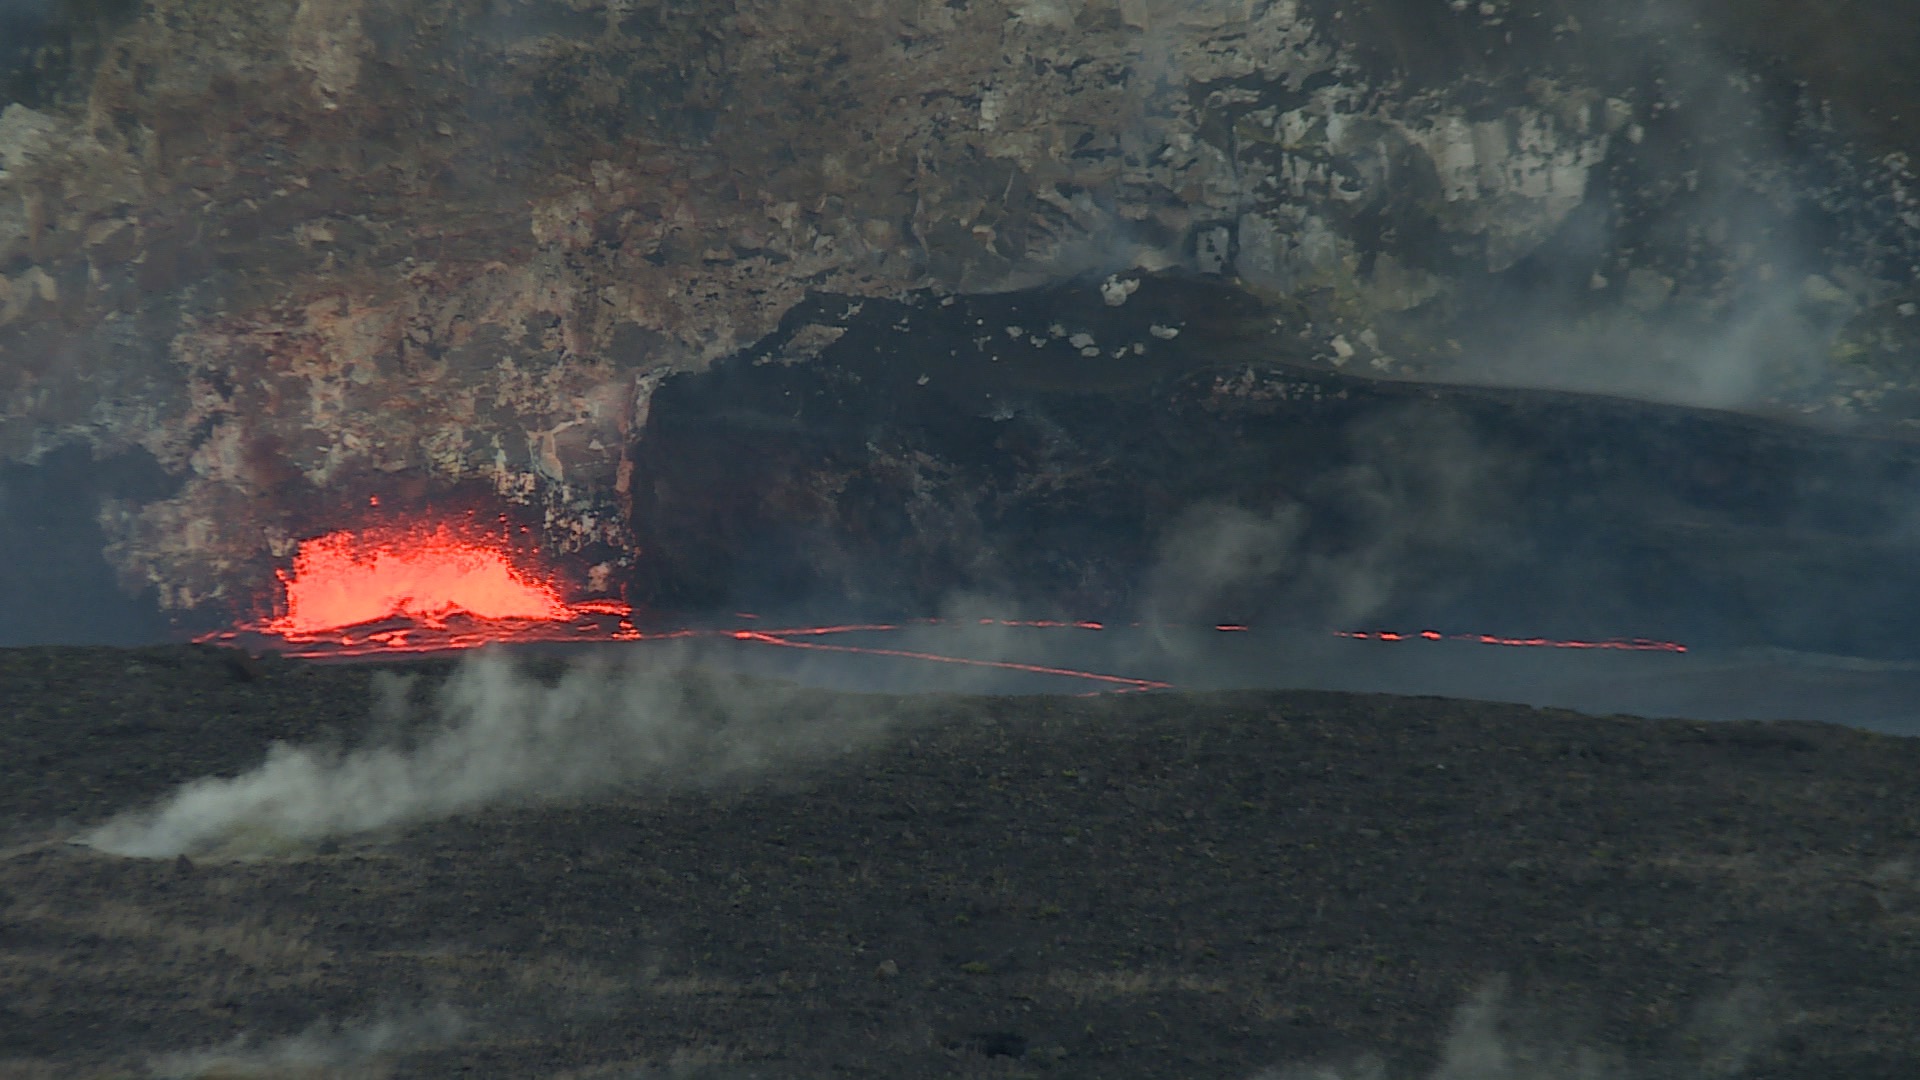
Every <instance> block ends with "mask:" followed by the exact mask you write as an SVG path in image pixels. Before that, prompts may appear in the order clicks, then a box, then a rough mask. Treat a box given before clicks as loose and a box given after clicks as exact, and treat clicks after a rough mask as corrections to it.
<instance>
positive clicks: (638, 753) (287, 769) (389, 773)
mask: <svg viewBox="0 0 1920 1080" xmlns="http://www.w3.org/2000/svg"><path fill="white" fill-rule="evenodd" d="M682 666H683V665H682V664H681V663H680V662H679V659H678V657H677V656H675V655H669V654H667V653H664V652H661V653H649V654H648V655H646V656H636V655H632V654H628V655H626V656H624V657H623V658H622V659H621V660H620V661H619V662H615V661H613V660H610V659H606V658H604V657H602V658H590V659H587V660H584V661H582V662H580V663H577V664H575V665H574V666H572V667H571V668H569V669H568V670H567V671H566V672H565V673H564V674H562V675H561V676H560V677H559V678H558V680H557V681H553V682H546V681H542V680H540V679H538V678H535V677H534V676H533V675H531V674H530V673H529V672H528V671H527V670H525V669H524V668H523V667H522V666H521V665H520V664H518V663H516V662H515V661H513V660H510V659H508V658H506V657H504V656H501V655H496V654H492V653H482V654H480V655H476V656H473V657H471V658H468V659H465V660H463V661H462V662H461V664H460V666H459V668H458V669H457V670H456V671H455V672H454V674H453V675H452V676H451V677H450V678H449V679H448V680H447V682H446V683H445V684H444V685H443V686H441V687H439V688H438V689H437V691H436V692H435V694H434V695H433V713H434V716H435V721H434V722H433V723H432V724H430V725H429V726H427V727H426V728H425V729H424V730H422V731H418V732H417V733H413V734H412V735H411V737H410V738H409V739H408V740H407V741H404V742H403V741H394V742H391V743H388V744H385V745H373V746H363V747H358V748H354V749H350V750H340V749H335V748H328V747H318V746H294V745H290V744H285V743H281V744H276V745H275V746H274V747H273V748H272V749H270V750H269V751H268V753H267V758H266V760H265V761H264V762H263V763H261V764H260V765H259V766H258V767H257V768H255V769H253V770H252V771H250V772H246V773H243V774H241V775H239V776H236V777H232V778H230V779H229V778H218V777H209V778H206V779H202V780H196V781H193V782H192V783H189V784H186V785H185V786H183V787H181V788H180V789H179V790H178V791H176V792H174V794H173V795H172V796H170V797H168V798H167V799H166V800H164V801H163V802H161V803H160V805H158V806H157V807H154V808H152V809H148V810H143V811H138V812H133V813H129V814H125V815H122V816H120V817H118V818H115V819H114V820H112V821H110V822H108V823H107V824H105V825H103V826H101V827H100V828H98V829H96V830H94V831H93V832H91V833H90V834H88V835H87V836H86V837H85V838H84V839H85V842H86V843H88V844H90V845H92V846H93V847H96V848H99V849H100V850H102V851H108V852H112V853H115V854H120V855H133V856H144V857H166V856H171V855H175V854H181V853H219V854H234V855H248V854H267V853H272V852H275V851H279V850H285V849H286V848H288V847H289V846H296V845H299V844H301V843H303V842H307V841H313V840H318V839H320V838H323V837H328V836H341V835H348V834H352V833H359V832H366V831H369V830H373V829H380V828H385V827H389V826H398V825H406V824H409V823H414V822H421V821H429V820H434V819H439V818H445V817H449V816H452V815H455V814H460V813H465V812H468V811H473V810H477V809H480V808H482V807H486V806H490V805H494V804H498V803H504V802H515V803H536V802H541V801H545V800H551V799H557V798H564V797H567V796H571V795H578V794H582V793H587V792H592V791H597V790H604V789H607V788H610V787H613V786H616V785H620V784H624V783H643V784H652V785H664V786H693V785H705V784H713V783H719V782H723V781H727V780H733V779H746V778H751V777H754V776H759V775H764V774H766V773H770V772H774V771H778V770H783V769H789V768H794V767H798V766H801V765H803V764H805V763H808V762H812V761H818V760H821V759H825V758H830V757H833V756H835V755H838V754H843V753H847V752H850V751H853V750H856V749H858V748H861V747H864V746H868V745H871V744H873V743H874V742H876V741H878V740H879V739H880V738H881V737H883V736H884V734H885V733H886V732H887V730H888V728H889V727H890V726H891V725H892V724H893V723H894V722H895V720H896V719H897V717H894V716H890V715H886V714H883V713H881V712H880V711H878V709H877V707H876V708H875V710H874V711H864V708H863V707H855V708H860V709H861V710H862V711H849V706H848V704H847V703H846V702H844V701H842V702H839V703H836V704H831V705H829V704H825V703H823V699H821V698H819V697H817V696H812V695H808V694H805V693H803V692H801V691H799V690H797V689H783V688H769V687H767V686H766V685H764V684H752V685H751V686H749V685H747V684H743V683H741V682H738V681H734V680H728V679H724V678H716V677H706V676H701V675H698V674H691V673H681V674H678V675H672V674H668V673H670V672H673V671H674V670H675V669H676V668H679V667H682ZM376 699H377V700H376V703H375V714H376V716H377V717H379V718H381V719H384V720H386V721H388V722H389V723H390V724H391V723H393V722H395V721H404V720H405V718H406V717H407V715H408V714H409V713H410V711H411V707H410V704H409V694H408V687H407V686H405V685H404V684H402V683H399V682H388V683H386V684H385V685H384V686H381V687H378V688H377V689H376Z"/></svg>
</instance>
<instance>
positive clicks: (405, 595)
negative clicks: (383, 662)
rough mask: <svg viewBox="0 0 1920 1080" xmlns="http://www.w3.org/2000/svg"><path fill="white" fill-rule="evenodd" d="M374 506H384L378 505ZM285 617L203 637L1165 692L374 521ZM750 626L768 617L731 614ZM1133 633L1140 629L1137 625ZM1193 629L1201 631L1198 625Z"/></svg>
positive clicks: (1019, 622)
mask: <svg viewBox="0 0 1920 1080" xmlns="http://www.w3.org/2000/svg"><path fill="white" fill-rule="evenodd" d="M370 505H374V506H378V503H377V502H370ZM279 579H280V583H281V586H282V590H283V591H282V595H281V596H280V597H279V598H278V602H277V603H276V605H275V608H276V610H277V611H278V614H277V615H275V616H274V617H272V618H269V619H264V620H261V621H258V622H253V623H247V624H242V625H241V626H240V627H239V629H238V630H234V631H225V632H219V633H213V634H207V635H203V636H202V637H200V638H199V639H197V640H201V641H229V642H239V641H248V640H250V641H254V642H259V641H261V639H265V642H264V643H265V645H266V647H268V648H271V649H273V650H274V651H276V652H280V653H282V654H284V655H288V656H304V657H351V656H369V655H392V654H397V653H425V652H446V651H452V650H459V649H468V648H474V647H477V646H480V645H486V644H490V643H496V642H533V641H545V642H552V641H660V640H667V639H675V638H692V637H704V638H728V639H732V640H734V641H741V642H752V643H757V644H762V645H773V646H780V647H783V648H793V649H818V650H824V651H831V652H838V653H851V654H858V655H864V656H874V657H892V658H896V659H904V660H914V661H924V662H932V663H942V664H963V665H967V666H972V667H983V668H994V669H999V670H1004V671H1016V672H1024V673H1028V674H1034V675H1049V676H1060V677H1063V678H1068V679H1077V680H1081V681H1082V682H1083V684H1084V683H1087V682H1091V683H1093V684H1095V685H1096V686H1097V687H1099V689H1098V690H1095V691H1094V692H1095V693H1127V692H1131V691H1142V690H1163V689H1168V688H1170V684H1168V683H1165V682H1160V681H1158V680H1154V679H1145V678H1136V677H1133V676H1128V675H1111V674H1106V673H1103V672H1096V671H1085V670H1080V669H1076V668H1063V667H1051V666H1046V665H1041V664H1029V663H1021V662H1018V661H1013V660H986V659H978V658H973V657H963V656H952V655H947V654H942V653H930V652H920V651H916V650H910V649H895V648H881V647H876V646H867V645H850V644H837V643H834V644H829V643H827V642H823V641H819V640H817V639H819V638H822V637H829V636H834V635H841V634H874V633H889V632H896V631H901V630H904V629H906V628H907V626H908V625H912V626H941V625H949V624H954V623H956V622H957V620H950V619H938V618H927V619H913V620H909V621H908V622H907V623H848V624H839V625H821V626H792V627H782V628H756V629H751V630H749V629H697V628H677V629H668V630H647V631H642V630H640V629H638V628H637V627H636V626H635V625H634V623H633V610H632V608H631V607H629V606H628V605H627V604H626V603H624V602H623V601H619V600H607V599H601V600H579V601H569V600H568V599H566V598H565V596H564V595H563V593H562V592H561V590H560V589H559V588H558V587H557V586H556V585H555V584H554V582H553V581H552V580H551V578H550V577H549V576H548V575H546V574H544V573H542V572H541V571H540V570H539V569H538V568H537V567H536V565H535V564H534V562H533V561H532V560H531V559H530V557H528V556H527V555H525V554H524V553H517V552H516V549H515V548H514V547H513V546H511V545H509V544H508V543H507V542H506V541H505V540H504V539H502V538H498V537H489V536H485V535H483V534H480V533H478V532H475V531H472V530H467V531H456V530H454V529H450V528H448V527H446V526H444V525H436V526H425V525H420V526H376V527H373V528H368V529H361V530H341V531H338V532H332V533H328V534H326V535H324V536H318V537H314V538H312V539H309V540H304V541H302V542H301V543H300V546H299V548H298V550H297V552H296V553H295V555H294V559H293V565H292V567H291V568H290V569H288V570H286V571H282V572H281V573H280V574H279ZM735 617H736V618H738V619H740V620H742V621H748V622H753V621H757V620H758V619H759V618H760V617H759V616H758V615H755V614H752V613H750V612H744V611H743V612H736V613H735ZM966 621H977V623H978V624H979V625H982V626H999V627H1008V628H1014V629H1028V630H1105V629H1106V628H1107V625H1108V624H1106V623H1101V622H1096V621H1093V620H1087V619H1081V620H1067V619H997V618H981V619H977V620H966ZM1131 625H1132V626H1135V627H1139V626H1141V625H1142V624H1140V623H1133V624H1131ZM1193 629H1199V627H1194V628H1193ZM1212 629H1214V630H1215V631H1218V632H1221V633H1246V632H1248V631H1250V630H1252V629H1253V628H1252V627H1250V626H1248V625H1246V624H1244V623H1217V624H1213V626H1212ZM1334 633H1335V634H1336V635H1337V636H1339V637H1343V638H1349V639H1353V640H1356V641H1381V642H1400V641H1415V640H1425V641H1460V642H1471V643H1475V644H1481V645H1502V646H1513V647H1537V648H1555V649H1608V650H1619V651H1628V652H1670V653H1684V652H1686V651H1687V647H1686V646H1684V645H1681V644H1679V643H1677V642H1671V641H1655V640H1650V639H1646V638H1615V639H1606V640H1596V641H1579V640H1561V639H1555V638H1538V637H1535V638H1509V637H1498V636H1495V635H1491V634H1443V633H1441V632H1439V631H1437V630H1423V631H1419V632H1417V633H1402V632H1398V631H1390V630H1365V631H1363V630H1337V631H1334Z"/></svg>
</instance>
